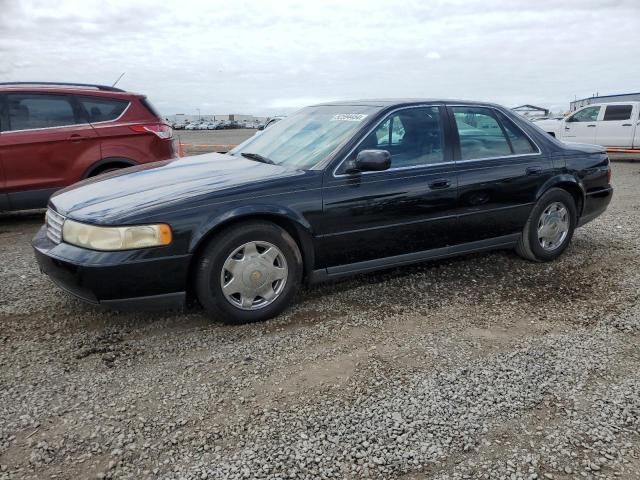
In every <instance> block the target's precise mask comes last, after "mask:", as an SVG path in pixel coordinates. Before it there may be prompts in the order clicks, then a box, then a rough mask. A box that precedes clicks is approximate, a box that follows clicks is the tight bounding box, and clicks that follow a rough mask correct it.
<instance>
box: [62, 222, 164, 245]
mask: <svg viewBox="0 0 640 480" xmlns="http://www.w3.org/2000/svg"><path fill="white" fill-rule="evenodd" d="M171 238H172V234H171V227H169V225H165V224H159V225H136V226H129V227H97V226H95V225H87V224H84V223H79V222H74V221H73V220H69V219H67V220H65V222H64V225H63V226H62V239H63V240H64V241H65V242H67V243H71V244H73V245H77V246H79V247H84V248H90V249H92V250H131V249H134V248H146V247H159V246H162V245H169V244H170V243H171Z"/></svg>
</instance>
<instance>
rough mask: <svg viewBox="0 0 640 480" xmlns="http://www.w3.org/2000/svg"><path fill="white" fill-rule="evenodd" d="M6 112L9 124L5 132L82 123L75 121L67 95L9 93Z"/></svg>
mask: <svg viewBox="0 0 640 480" xmlns="http://www.w3.org/2000/svg"><path fill="white" fill-rule="evenodd" d="M7 110H8V114H9V122H8V123H9V124H8V128H7V129H6V130H34V129H39V128H51V127H64V126H68V125H74V124H78V123H82V122H79V121H77V119H76V115H75V112H74V109H73V104H72V99H71V97H70V96H69V95H49V94H38V93H34V94H30V93H10V94H8V95H7ZM3 130H5V128H3Z"/></svg>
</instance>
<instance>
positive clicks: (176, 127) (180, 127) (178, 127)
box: [173, 122, 186, 130]
mask: <svg viewBox="0 0 640 480" xmlns="http://www.w3.org/2000/svg"><path fill="white" fill-rule="evenodd" d="M185 127H186V124H184V123H182V122H178V123H174V124H173V129H174V130H184V129H185Z"/></svg>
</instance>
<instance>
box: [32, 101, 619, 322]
mask: <svg viewBox="0 0 640 480" xmlns="http://www.w3.org/2000/svg"><path fill="white" fill-rule="evenodd" d="M610 175H611V169H610V164H609V159H608V157H607V155H606V153H605V152H604V150H603V149H602V148H601V147H597V146H593V145H567V144H564V143H562V142H559V141H557V140H556V139H554V138H551V137H550V136H548V135H547V134H546V133H545V132H543V131H542V130H539V129H538V128H536V127H535V126H534V125H533V124H531V123H529V122H527V121H525V120H524V119H522V118H521V117H520V116H518V115H517V114H515V113H512V112H511V111H510V110H509V109H507V108H503V107H500V106H497V105H492V104H484V103H474V102H461V101H428V100H424V101H420V100H407V101H401V100H396V101H393V100H371V101H358V102H338V103H327V104H322V105H316V106H313V107H308V108H305V109H302V110H300V111H299V112H296V113H295V114H293V115H291V116H289V117H287V118H286V119H283V120H281V121H280V122H278V123H276V124H275V125H273V126H272V127H269V128H268V129H266V130H265V131H264V132H262V134H261V135H254V136H252V137H250V138H249V139H248V140H246V141H245V142H244V143H242V144H240V145H239V146H237V147H236V148H235V149H233V150H231V151H230V152H229V153H228V154H227V155H221V154H218V153H209V154H205V155H201V156H195V157H189V158H186V159H181V160H179V161H173V162H165V163H158V164H155V165H153V166H140V167H136V168H134V169H129V170H128V171H126V172H122V173H117V172H116V173H113V174H110V175H109V176H105V177H101V178H96V179H90V180H87V181H85V182H83V183H79V184H77V185H75V186H73V187H70V188H68V189H66V190H64V191H61V192H58V193H57V194H56V195H54V196H53V197H52V198H51V200H50V204H49V210H48V213H47V224H46V225H45V226H44V227H43V228H42V229H41V230H40V232H39V233H38V234H37V236H36V237H35V238H34V241H33V246H34V248H35V253H36V257H37V259H38V263H39V265H40V268H41V270H42V271H43V272H45V273H46V274H48V275H49V276H51V278H52V279H53V280H54V281H55V282H56V283H58V284H59V285H61V286H62V287H63V288H64V289H66V290H68V291H70V292H71V293H73V294H75V295H77V296H79V297H80V298H82V299H84V300H86V301H89V302H93V303H101V304H106V305H111V306H116V307H119V308H139V307H142V306H144V305H148V306H152V307H155V308H162V307H171V306H173V307H175V306H180V305H182V304H184V302H185V299H186V298H187V292H193V293H194V294H195V296H196V298H197V299H198V300H199V302H200V303H201V304H202V305H203V306H204V308H205V309H206V310H207V311H208V312H210V313H211V314H212V315H213V316H214V317H217V318H222V319H224V320H225V321H228V322H231V323H246V322H253V321H259V320H264V319H267V318H270V317H272V316H274V315H276V314H278V313H279V312H281V311H282V310H283V309H284V308H285V307H286V306H287V305H288V304H289V303H290V302H291V301H292V299H293V298H294V297H295V295H296V292H297V291H298V289H299V288H300V286H301V285H302V284H303V283H305V282H317V281H323V280H327V279H335V278H340V277H344V276H346V275H353V274H356V273H364V272H370V271H373V270H378V269H384V268H390V267H397V266H401V265H406V264H410V263H414V262H419V261H425V260H429V259H440V258H444V257H451V256H455V255H460V254H465V253H471V252H479V251H485V250H491V249H496V248H503V249H504V248H514V249H515V250H516V251H517V252H518V253H519V254H520V255H521V256H522V257H524V258H526V259H529V260H532V261H539V262H542V261H550V260H553V259H555V258H557V257H559V256H560V255H561V254H562V252H563V251H564V250H565V249H566V248H567V246H568V245H569V242H570V241H571V238H572V236H573V232H574V229H575V228H577V227H579V226H581V225H584V224H585V223H587V222H589V221H590V220H592V219H594V218H595V217H597V216H598V215H600V214H601V213H602V212H604V211H605V209H606V208H607V205H608V204H609V202H610V200H611V197H612V192H613V190H612V188H611V185H610ZM141 265H144V268H141ZM381 294H384V293H381Z"/></svg>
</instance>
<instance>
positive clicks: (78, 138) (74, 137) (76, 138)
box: [67, 133, 84, 143]
mask: <svg viewBox="0 0 640 480" xmlns="http://www.w3.org/2000/svg"><path fill="white" fill-rule="evenodd" d="M67 140H69V141H70V142H74V143H77V142H81V141H82V140H84V137H83V136H82V135H78V134H77V133H74V134H73V135H69V138H67Z"/></svg>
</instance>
